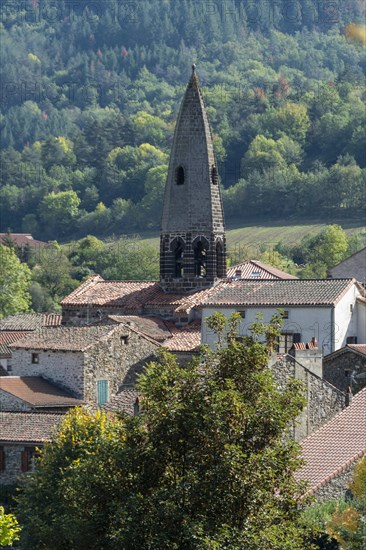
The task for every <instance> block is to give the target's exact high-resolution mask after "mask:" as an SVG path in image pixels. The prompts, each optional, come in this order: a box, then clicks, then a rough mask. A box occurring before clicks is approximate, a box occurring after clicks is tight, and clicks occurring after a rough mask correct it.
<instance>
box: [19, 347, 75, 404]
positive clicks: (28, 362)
mask: <svg viewBox="0 0 366 550" xmlns="http://www.w3.org/2000/svg"><path fill="white" fill-rule="evenodd" d="M32 352H34V353H38V354H39V363H37V364H33V363H32ZM12 374H13V375H14V376H43V378H45V379H46V380H50V381H51V382H54V383H55V384H56V385H58V386H60V387H62V388H64V389H66V390H68V391H70V392H71V393H72V394H74V395H75V397H79V398H81V399H82V398H83V393H84V371H83V354H82V353H81V352H75V351H50V350H26V349H17V350H14V351H13V372H12Z"/></svg>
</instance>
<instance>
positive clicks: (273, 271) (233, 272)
mask: <svg viewBox="0 0 366 550" xmlns="http://www.w3.org/2000/svg"><path fill="white" fill-rule="evenodd" d="M239 272H240V273H239ZM227 276H228V278H230V279H231V278H237V279H297V277H295V276H294V275H290V274H289V273H285V272H284V271H281V270H280V269H277V268H275V267H272V266H270V265H267V264H265V263H263V262H260V261H259V260H250V261H247V262H244V263H242V264H238V265H234V266H233V267H230V269H228V272H227Z"/></svg>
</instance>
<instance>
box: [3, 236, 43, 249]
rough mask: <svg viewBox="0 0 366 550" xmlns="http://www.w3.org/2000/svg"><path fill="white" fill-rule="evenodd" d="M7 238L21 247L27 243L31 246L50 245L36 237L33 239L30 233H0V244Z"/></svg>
mask: <svg viewBox="0 0 366 550" xmlns="http://www.w3.org/2000/svg"><path fill="white" fill-rule="evenodd" d="M9 238H10V239H11V240H12V241H13V243H14V244H15V245H16V246H19V247H23V246H26V245H29V246H31V247H32V248H36V247H44V246H52V245H51V244H49V243H45V242H43V241H37V239H33V237H32V235H31V234H30V233H10V234H9V233H0V244H2V243H3V242H4V241H5V242H6V241H7V239H9Z"/></svg>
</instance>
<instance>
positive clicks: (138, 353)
mask: <svg viewBox="0 0 366 550" xmlns="http://www.w3.org/2000/svg"><path fill="white" fill-rule="evenodd" d="M158 347H159V346H158V345H157V344H155V343H154V342H152V341H150V340H148V339H146V338H144V337H142V336H140V335H139V334H137V333H136V332H135V331H133V330H131V329H128V328H126V327H125V326H120V327H117V328H116V330H115V332H114V333H113V334H112V335H111V336H110V337H108V340H105V341H103V342H99V343H98V345H96V346H94V347H93V348H90V349H88V350H87V351H86V352H85V353H84V381H85V387H84V399H85V401H87V402H89V403H92V404H96V403H97V382H98V380H107V381H108V383H109V384H108V385H109V398H111V397H113V396H114V395H115V394H116V393H117V391H118V389H119V387H120V386H121V385H123V384H134V383H135V381H136V377H137V375H138V374H139V373H140V372H142V371H143V368H144V366H145V365H146V363H147V362H149V361H151V360H152V359H153V358H154V355H155V353H156V351H157V348H158Z"/></svg>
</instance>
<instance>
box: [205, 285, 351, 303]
mask: <svg viewBox="0 0 366 550" xmlns="http://www.w3.org/2000/svg"><path fill="white" fill-rule="evenodd" d="M354 284H357V283H356V281H355V280H354V279H303V280H300V279H294V280H259V281H250V280H238V281H235V280H233V281H232V282H231V283H223V284H221V285H220V286H219V287H218V288H217V289H216V290H215V291H214V292H213V293H212V294H211V296H209V297H208V299H207V300H206V302H205V304H204V305H206V306H211V305H214V306H220V305H221V306H237V305H246V306H276V307H281V306H301V305H303V306H331V305H335V304H336V303H337V302H338V301H339V300H340V299H341V298H342V296H344V294H345V293H346V292H347V290H349V289H350V288H351V287H352V285H354ZM358 288H359V289H361V287H360V286H359V285H358Z"/></svg>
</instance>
